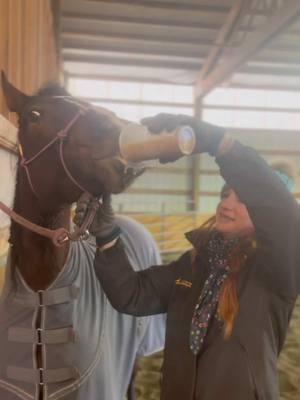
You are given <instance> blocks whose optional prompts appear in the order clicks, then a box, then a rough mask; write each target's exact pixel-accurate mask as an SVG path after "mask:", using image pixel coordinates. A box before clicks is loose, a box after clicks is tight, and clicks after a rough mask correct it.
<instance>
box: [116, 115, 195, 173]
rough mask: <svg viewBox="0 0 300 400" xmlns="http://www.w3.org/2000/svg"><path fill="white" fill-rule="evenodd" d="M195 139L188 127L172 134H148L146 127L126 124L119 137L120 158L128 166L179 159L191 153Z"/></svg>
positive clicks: (149, 164)
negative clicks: (159, 160)
mask: <svg viewBox="0 0 300 400" xmlns="http://www.w3.org/2000/svg"><path fill="white" fill-rule="evenodd" d="M195 144H196V138H195V132H194V131H193V129H192V128H191V127H190V126H180V127H178V128H177V129H176V130H174V131H172V132H166V131H163V132H161V133H159V134H153V133H150V132H149V131H148V129H147V127H145V126H143V125H139V124H135V123H128V124H126V125H124V126H123V127H122V130H121V133H120V137H119V150H120V155H121V158H122V159H123V160H124V161H125V162H126V163H128V164H141V163H142V164H145V165H146V166H151V165H153V161H154V164H155V160H158V159H163V158H165V159H168V158H170V159H172V158H175V159H176V158H177V157H178V158H179V157H182V156H184V155H189V154H192V153H193V150H194V148H195Z"/></svg>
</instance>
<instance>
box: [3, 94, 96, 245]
mask: <svg viewBox="0 0 300 400" xmlns="http://www.w3.org/2000/svg"><path fill="white" fill-rule="evenodd" d="M52 97H62V98H64V100H65V101H69V102H72V103H75V104H76V105H77V106H78V107H79V110H78V112H77V113H76V114H75V116H74V117H73V118H72V119H71V121H70V122H69V123H68V124H67V125H66V126H65V127H64V128H63V129H62V130H60V131H58V132H57V134H56V136H55V137H54V138H53V139H52V140H51V141H50V142H49V143H48V144H46V145H45V146H44V147H43V148H42V149H41V150H40V151H38V152H37V153H36V154H35V155H34V156H33V157H31V158H29V159H26V158H25V157H24V154H23V150H22V147H21V146H20V147H19V151H20V156H21V161H20V166H22V167H23V168H24V169H25V172H26V175H27V179H28V182H29V186H30V188H31V190H32V192H33V193H34V195H35V196H36V197H37V198H38V195H37V192H36V190H35V189H34V185H33V182H32V179H31V177H30V172H29V168H28V165H29V164H30V163H32V162H33V161H34V160H36V159H37V158H38V157H39V156H40V155H41V154H43V153H44V152H45V151H46V150H47V149H49V147H51V146H52V145H53V144H54V143H56V142H57V141H59V142H60V143H59V156H60V161H61V163H62V166H63V169H64V171H65V173H66V175H67V176H68V177H69V179H70V180H71V181H72V182H73V183H74V185H75V186H77V187H78V188H79V189H80V190H81V191H83V192H87V193H89V192H88V191H87V190H86V189H85V188H84V187H83V186H82V185H81V184H80V183H79V182H78V181H77V180H76V179H75V178H74V177H73V175H72V174H71V172H70V171H69V169H68V168H67V165H66V163H65V160H64V155H63V143H64V140H65V138H66V137H67V136H68V134H69V133H70V130H71V128H72V126H73V125H74V124H75V123H76V122H77V120H78V119H79V118H80V117H81V116H84V115H86V114H87V113H88V112H89V111H90V107H86V106H84V105H82V104H80V103H78V102H73V101H72V99H70V98H69V97H66V96H52ZM98 208H99V199H97V198H93V201H92V204H91V206H90V209H89V211H88V212H87V214H86V216H85V219H84V221H83V223H82V225H81V226H80V228H78V229H76V230H75V231H74V232H73V233H70V232H69V231H68V230H67V229H65V228H58V229H48V228H45V227H42V226H39V225H37V224H34V223H33V222H31V221H28V220H27V219H26V218H24V217H22V216H21V215H19V214H17V213H16V212H15V211H13V210H11V209H10V208H9V207H7V206H6V205H5V204H4V203H2V202H1V201H0V209H1V210H2V211H3V212H5V213H6V214H7V215H9V216H10V217H11V218H12V219H13V220H14V221H15V222H17V223H18V224H20V225H22V226H24V227H25V228H27V229H29V230H31V231H33V232H35V233H37V234H39V235H42V236H45V237H47V238H49V239H51V240H52V242H53V244H54V245H55V246H62V245H63V244H64V243H65V242H66V241H68V240H72V241H75V240H81V239H87V238H88V236H89V232H88V229H89V227H90V225H91V223H92V222H93V219H94V217H95V214H96V212H97V210H98Z"/></svg>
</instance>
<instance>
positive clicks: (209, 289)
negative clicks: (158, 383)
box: [78, 114, 300, 400]
mask: <svg viewBox="0 0 300 400" xmlns="http://www.w3.org/2000/svg"><path fill="white" fill-rule="evenodd" d="M144 122H145V123H146V124H147V125H148V127H149V129H150V130H152V131H153V132H154V133H157V132H159V131H162V130H164V129H167V130H172V129H174V128H175V127H176V126H178V125H187V124H188V125H190V126H192V127H193V129H194V131H195V132H196V134H197V145H196V149H197V152H208V153H209V154H210V155H212V156H216V162H217V164H218V165H219V167H220V172H221V175H222V176H223V177H224V179H225V181H226V186H225V187H224V188H223V190H222V194H221V200H220V203H219V205H218V207H217V210H216V215H215V217H214V218H213V219H212V220H211V221H209V223H208V224H206V225H204V226H203V227H200V228H199V229H197V230H195V231H193V232H190V233H188V234H187V235H186V236H187V238H188V240H189V241H190V242H191V244H192V245H193V249H192V250H191V251H188V252H187V253H185V254H183V255H182V256H181V257H180V258H179V259H178V260H177V261H175V262H172V263H170V264H169V265H166V266H154V267H151V268H149V269H146V270H144V271H141V272H134V271H133V270H132V268H131V266H130V263H129V261H128V259H127V257H126V255H125V253H124V249H123V245H122V242H121V240H120V239H118V238H117V236H118V229H117V228H116V224H115V223H114V218H113V212H112V209H111V207H110V203H109V200H108V199H106V200H105V201H104V204H103V207H102V209H101V210H100V212H99V214H98V217H97V219H96V221H95V223H94V232H95V234H96V236H97V242H98V246H99V250H98V251H97V255H96V258H95V269H96V273H97V275H98V277H99V279H100V280H101V283H102V286H103V288H104V290H105V292H106V293H107V296H108V298H109V299H110V301H111V303H112V305H113V306H114V307H115V308H116V309H117V310H118V311H120V312H124V313H127V314H132V315H151V314H157V313H167V333H166V347H165V354H164V365H163V382H162V394H161V399H163V400H220V399H222V400H224V399H225V400H227V399H228V400H255V399H259V400H275V399H279V391H278V382H277V369H276V362H277V358H278V355H279V353H280V350H281V349H282V346H283V343H284V338H285V334H286V331H287V327H288V323H289V319H290V316H291V312H292V309H293V306H294V302H295V299H296V297H297V295H298V293H299V286H300V285H299V281H300V279H299V267H298V266H299V262H298V261H299V260H298V258H299V257H298V255H299V251H298V248H297V245H298V233H299V232H298V230H299V222H298V220H299V208H298V204H297V203H296V201H295V200H294V199H293V197H292V195H291V194H290V193H289V191H288V190H287V189H286V187H285V186H284V184H283V183H282V181H281V180H280V179H279V178H278V176H277V175H276V174H275V173H274V171H272V170H271V169H270V168H269V167H268V165H267V164H266V163H265V162H264V160H263V159H262V158H260V157H259V156H258V154H257V153H256V152H255V151H254V150H252V149H251V148H248V147H245V146H243V145H242V144H240V143H238V142H235V141H233V140H232V139H230V138H229V137H228V136H227V135H225V131H224V130H223V129H221V128H218V127H214V126H212V125H209V124H206V123H203V122H200V121H197V120H196V119H194V118H190V117H185V116H171V115H168V114H167V115H164V114H163V115H158V116H157V117H154V118H151V119H147V120H146V121H144ZM161 161H162V162H166V161H169V160H161ZM86 208H87V204H82V205H80V207H79V210H78V219H79V220H80V218H81V215H82V214H84V212H85V210H86Z"/></svg>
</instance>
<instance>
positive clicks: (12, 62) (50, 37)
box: [0, 0, 59, 120]
mask: <svg viewBox="0 0 300 400" xmlns="http://www.w3.org/2000/svg"><path fill="white" fill-rule="evenodd" d="M54 15H55V14H53V6H52V5H51V1H50V0H43V1H41V0H26V1H24V0H1V1H0V69H1V70H3V71H4V72H5V73H6V74H7V76H8V78H9V80H10V81H11V82H12V83H13V84H14V85H16V86H17V87H18V88H20V89H21V90H23V91H25V92H26V93H28V94H31V93H32V92H33V91H35V90H36V89H37V88H38V87H39V86H40V85H42V84H43V83H45V82H47V81H50V80H56V79H57V78H58V77H59V54H58V53H59V52H58V40H57V39H56V37H57V35H56V34H55V31H56V28H54V27H55V26H56V25H57V22H56V21H57V19H56V17H54ZM0 113H1V114H2V115H4V116H5V117H6V118H8V119H10V120H13V118H14V117H13V116H11V115H9V114H8V110H7V108H6V105H5V101H4V99H3V95H2V92H1V93H0Z"/></svg>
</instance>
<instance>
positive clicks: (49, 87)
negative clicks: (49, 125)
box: [8, 83, 70, 266]
mask: <svg viewBox="0 0 300 400" xmlns="http://www.w3.org/2000/svg"><path fill="white" fill-rule="evenodd" d="M44 96H70V93H69V92H68V91H67V90H66V89H65V88H64V87H62V86H60V85H59V84H58V83H47V84H46V85H44V86H42V87H41V88H40V89H39V90H38V91H37V92H36V93H35V94H34V97H44ZM17 163H18V164H17V171H19V163H20V160H18V162H17ZM19 180H20V177H19V173H17V174H16V183H15V192H14V201H13V209H14V210H15V211H16V212H19V204H18V197H17V196H18V193H17V188H18V187H19ZM20 232H21V227H20V225H19V224H17V223H15V222H14V221H11V224H10V232H9V239H8V242H9V243H10V245H11V246H12V253H11V259H12V265H13V266H14V265H15V261H16V255H17V252H18V243H19V237H20Z"/></svg>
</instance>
